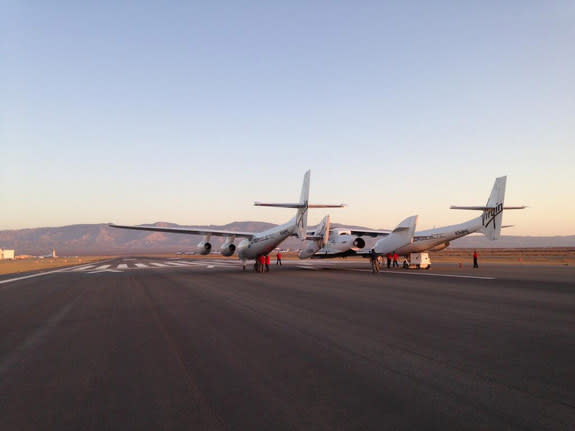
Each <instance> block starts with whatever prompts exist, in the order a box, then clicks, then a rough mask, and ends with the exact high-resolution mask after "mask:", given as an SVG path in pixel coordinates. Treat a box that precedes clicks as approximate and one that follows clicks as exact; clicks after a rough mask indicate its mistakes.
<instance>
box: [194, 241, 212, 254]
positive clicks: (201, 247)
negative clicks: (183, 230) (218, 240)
mask: <svg viewBox="0 0 575 431" xmlns="http://www.w3.org/2000/svg"><path fill="white" fill-rule="evenodd" d="M196 248H197V250H198V253H199V254H210V252H211V251H212V244H210V243H209V242H208V241H202V242H200V243H199V244H198V245H197V246H196Z"/></svg>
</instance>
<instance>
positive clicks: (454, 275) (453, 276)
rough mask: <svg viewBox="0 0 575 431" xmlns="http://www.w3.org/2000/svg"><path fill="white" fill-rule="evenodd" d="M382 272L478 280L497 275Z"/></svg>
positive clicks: (386, 272) (492, 278)
mask: <svg viewBox="0 0 575 431" xmlns="http://www.w3.org/2000/svg"><path fill="white" fill-rule="evenodd" d="M382 272H383V273H384V274H399V275H423V276H428V277H451V278H472V279H476V280H495V277H482V276H479V275H456V274H433V273H426V272H395V271H382Z"/></svg>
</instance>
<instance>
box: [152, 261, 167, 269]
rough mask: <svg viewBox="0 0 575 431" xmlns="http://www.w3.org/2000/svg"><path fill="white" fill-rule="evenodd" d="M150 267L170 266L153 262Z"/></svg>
mask: <svg viewBox="0 0 575 431" xmlns="http://www.w3.org/2000/svg"><path fill="white" fill-rule="evenodd" d="M150 265H154V266H156V267H158V268H166V267H167V266H168V265H166V264H164V263H158V262H152V263H150Z"/></svg>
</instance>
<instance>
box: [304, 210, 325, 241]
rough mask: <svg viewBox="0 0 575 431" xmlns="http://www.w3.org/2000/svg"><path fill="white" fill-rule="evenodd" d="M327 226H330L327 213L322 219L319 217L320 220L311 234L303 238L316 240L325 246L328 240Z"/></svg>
mask: <svg viewBox="0 0 575 431" xmlns="http://www.w3.org/2000/svg"><path fill="white" fill-rule="evenodd" d="M329 228H330V219H329V215H326V216H325V217H324V218H323V219H321V221H320V222H319V224H318V225H317V228H316V229H315V230H314V232H313V234H312V235H309V234H308V235H307V236H306V238H305V239H306V240H312V241H318V243H319V244H321V246H322V247H325V246H326V245H327V242H328V241H329Z"/></svg>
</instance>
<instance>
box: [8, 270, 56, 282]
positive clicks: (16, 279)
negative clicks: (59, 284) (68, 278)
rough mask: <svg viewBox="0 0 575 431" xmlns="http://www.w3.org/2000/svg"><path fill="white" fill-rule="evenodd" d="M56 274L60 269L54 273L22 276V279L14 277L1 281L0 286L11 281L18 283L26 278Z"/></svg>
mask: <svg viewBox="0 0 575 431" xmlns="http://www.w3.org/2000/svg"><path fill="white" fill-rule="evenodd" d="M56 272H62V270H61V269H56V270H54V271H48V272H41V273H39V274H32V275H24V276H22V277H16V278H9V279H8V280H1V281H0V284H5V283H11V282H13V281H18V280H26V279H27V278H34V277H42V276H43V275H48V274H54V273H56Z"/></svg>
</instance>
